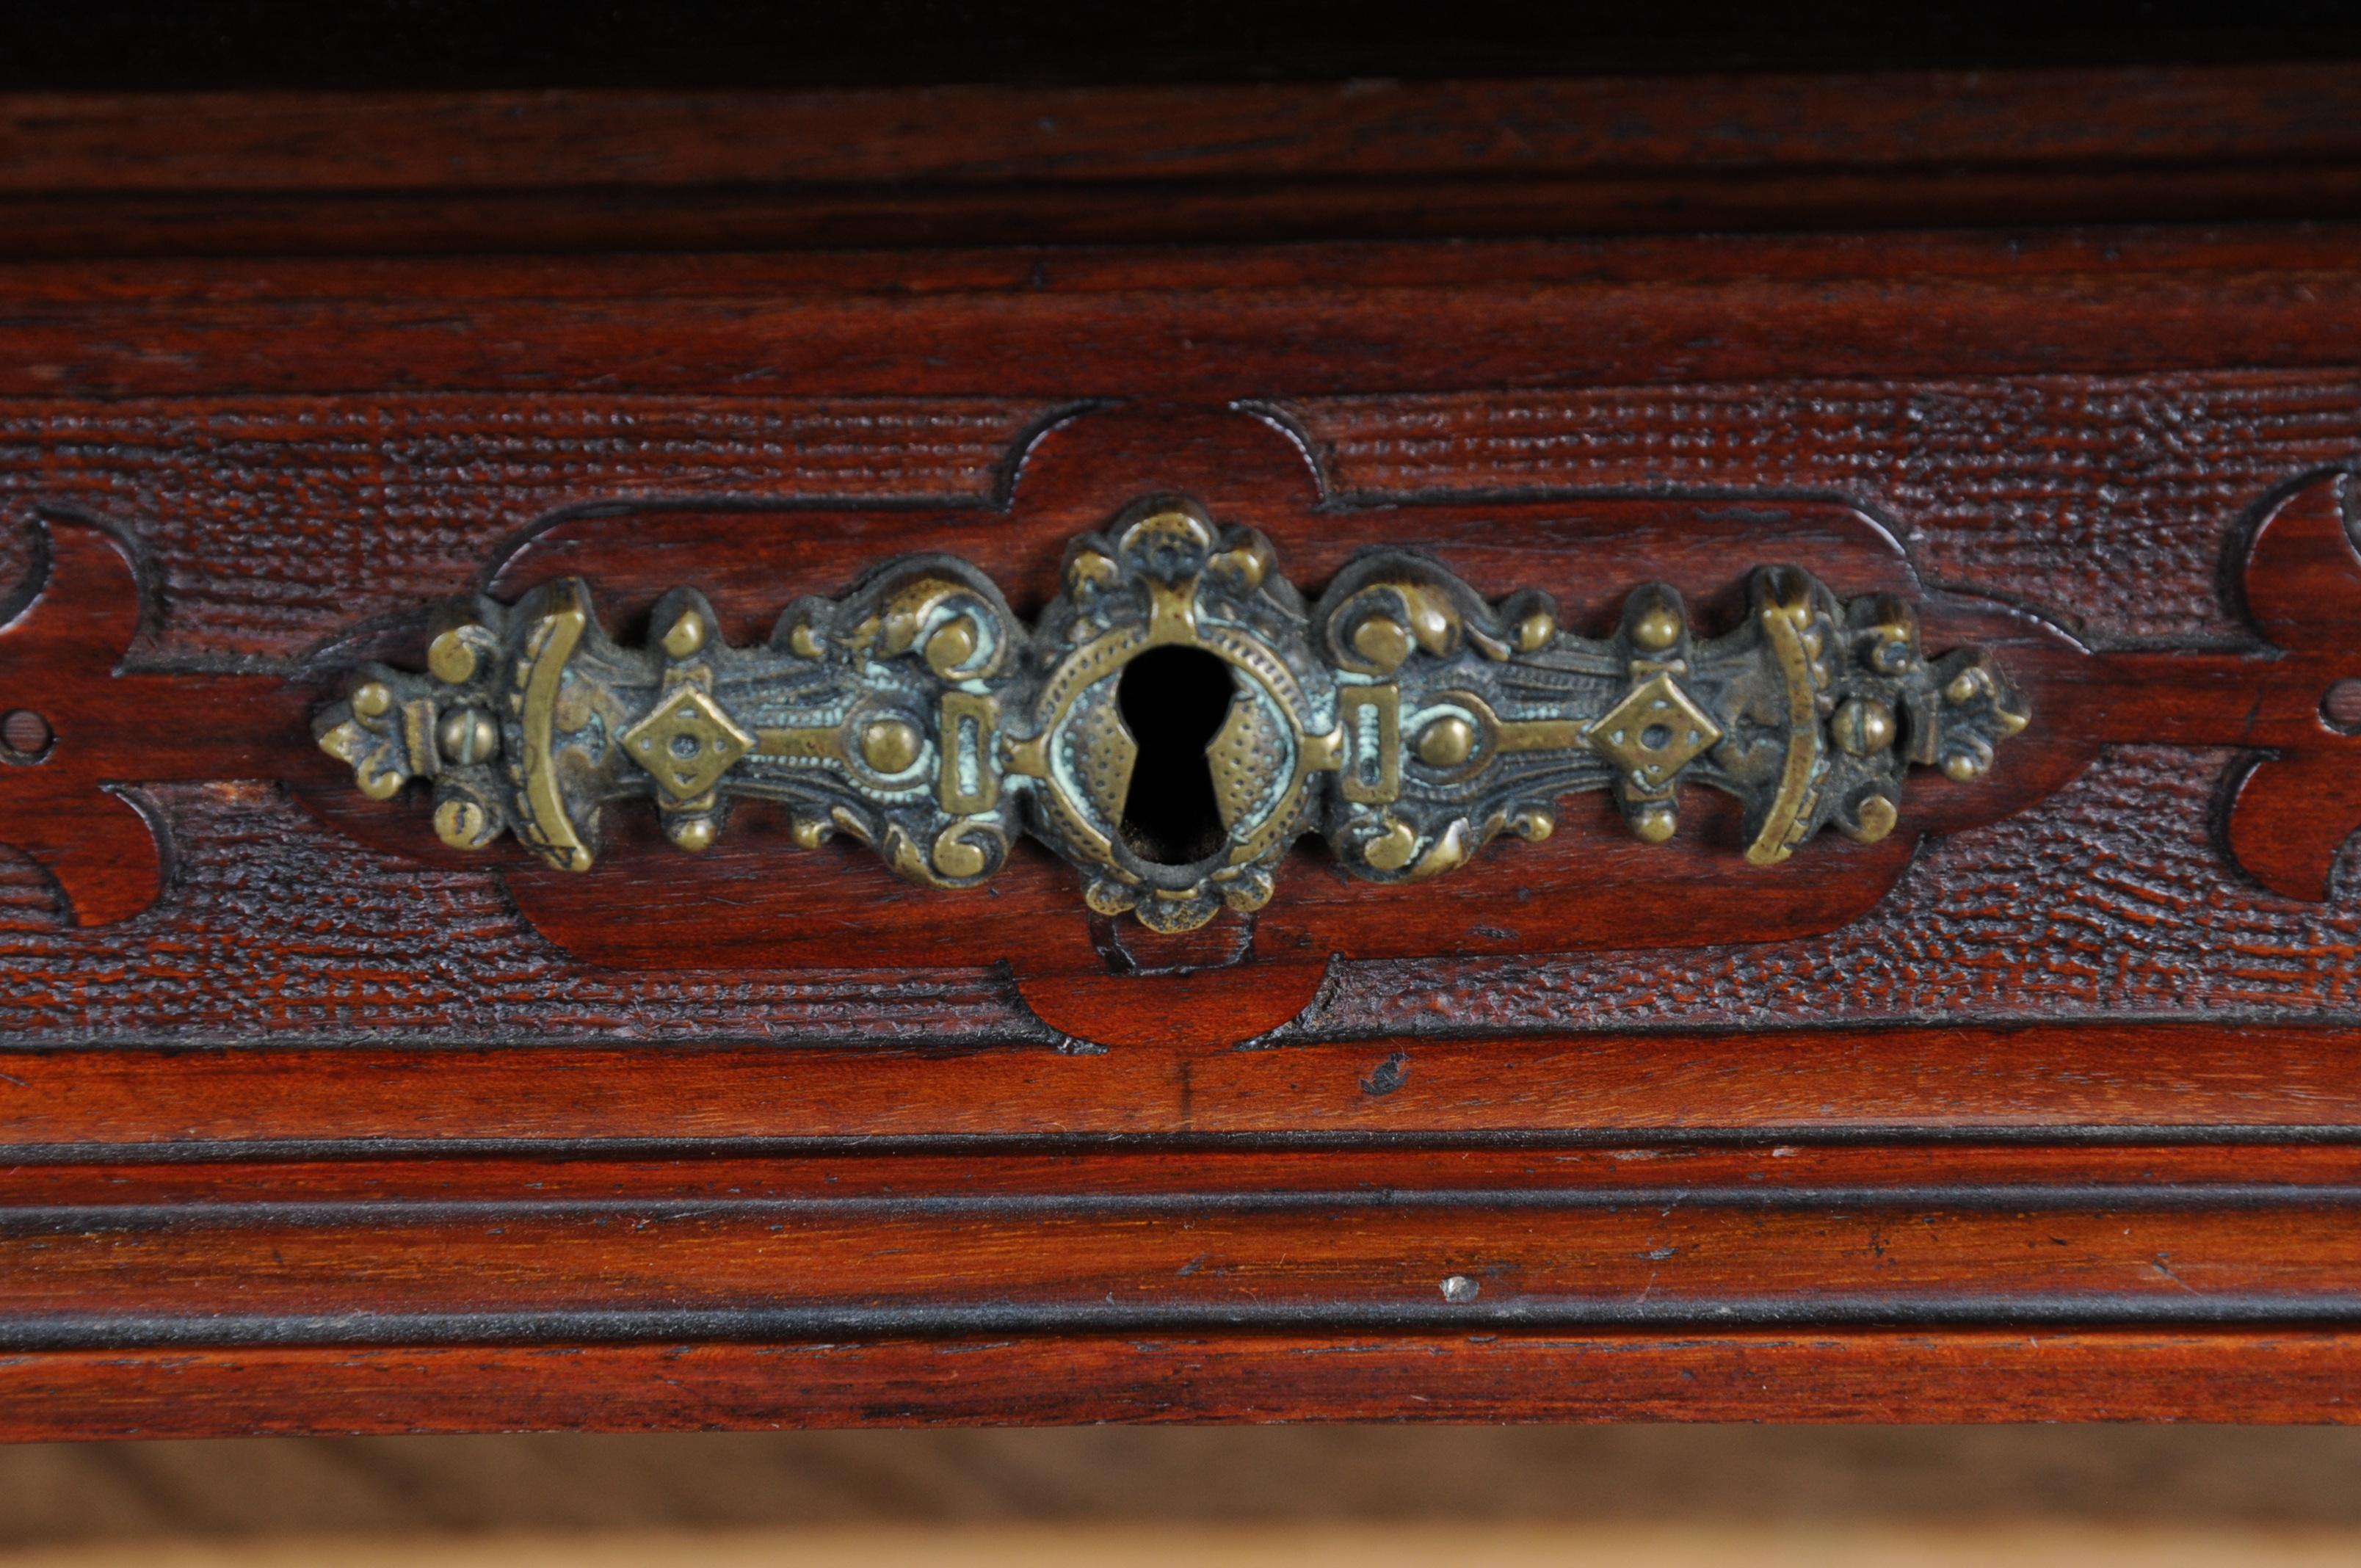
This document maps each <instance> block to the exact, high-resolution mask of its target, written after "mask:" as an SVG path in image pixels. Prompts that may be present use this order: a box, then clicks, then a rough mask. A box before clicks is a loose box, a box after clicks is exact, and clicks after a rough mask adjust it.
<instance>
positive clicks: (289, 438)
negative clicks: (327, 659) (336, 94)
mask: <svg viewBox="0 0 2361 1568" xmlns="http://www.w3.org/2000/svg"><path fill="white" fill-rule="evenodd" d="M1040 412H1041V411H1040V410H1039V409H1038V407H1036V406H1034V405H1029V404H1016V403H1012V402H1007V401H1003V400H995V399H986V398H942V399H835V400H811V401H797V400H782V399H763V400H741V399H726V398H656V397H644V396H642V397H632V398H586V397H579V396H576V397H565V398H556V397H535V398H516V397H507V398H502V397H461V396H448V395H445V396H433V397H427V396H399V395H396V396H373V397H367V398H358V397H356V398H258V399H235V400H204V401H203V402H193V401H191V402H182V401H161V400H137V401H129V402H124V403H115V404H103V403H82V402H66V401H48V400H44V401H38V402H35V401H26V400H18V401H13V402H0V517H8V516H9V514H15V516H14V517H13V518H12V519H11V521H18V522H19V523H21V521H22V518H23V515H24V513H25V511H26V510H27V509H28V508H38V507H41V506H52V507H59V508H63V509H68V510H72V511H75V512H78V513H81V514H83V515H89V516H94V517H96V518H98V519H100V520H102V521H107V522H110V523H113V524H115V525H116V526H118V527H120V528H122V529H123V530H125V531H126V532H127V533H129V534H130V535H131V536H132V537H133V538H134V539H136V540H137V541H138V543H139V544H140V547H141V549H142V550H143V552H144V553H145V554H146V555H147V556H148V561H149V564H150V565H151V568H152V571H153V573H154V577H155V584H156V592H157V596H158V601H159V602H157V603H156V604H155V605H153V606H151V607H150V609H151V616H150V623H149V625H148V630H147V631H146V633H145V634H144V636H143V638H142V641H141V643H140V645H139V646H138V647H137V649H135V651H134V652H133V655H132V660H131V663H132V664H133V665H134V667H146V668H214V669H236V668H247V669H270V668H276V667H281V666H283V665H285V664H286V663H288V662H289V661H290V660H291V659H293V658H295V657H296V656H297V655H299V654H301V653H302V652H304V651H305V650H306V649H308V648H310V647H312V646H313V645H314V644H315V643H318V642H320V641H324V640H325V639H326V638H328V637H331V636H334V635H335V634H337V633H339V632H342V631H345V630H348V629H350V628H352V627H354V626H356V625H358V624H361V623H364V622H367V621H368V620H372V619H375V618H377V617H380V616H386V615H390V614H395V613H398V612H401V611H404V610H408V609H414V608H416V607H418V606H420V605H422V604H424V603H427V602H430V601H433V600H434V599H438V598H446V597H448V596H450V595H453V594H456V593H464V592H466V591H467V590H468V588H469V587H472V586H473V584H474V583H475V582H476V580H477V578H478V575H479V574H480V573H482V572H483V571H484V570H485V569H486V568H487V567H488V566H489V565H492V564H493V560H494V558H495V556H496V555H497V554H498V552H499V549H500V544H501V543H502V542H503V541H504V540H506V539H508V538H509V537H510V536H511V535H512V534H514V533H515V532H518V531H519V530H521V529H522V528H525V527H527V526H529V525H530V524H532V523H533V522H534V521H537V520H539V519H541V518H543V517H544V516H546V515H547V514H548V513H550V512H551V511H554V510H558V509H560V508H564V507H568V506H575V505H589V504H598V503H604V502H609V501H616V500H630V499H692V500H694V499H704V500H716V499H722V500H763V499H829V498H843V499H907V500H925V499H944V500H949V501H955V502H960V503H972V502H973V501H974V500H976V499H980V498H982V497H983V496H985V495H988V494H989V493H990V491H991V490H992V488H993V485H994V479H995V477H996V476H997V475H998V473H999V469H1000V466H1001V465H1002V464H1003V463H1004V462H1005V460H1006V459H1007V457H1008V455H1009V453H1010V451H1011V449H1012V446H1013V445H1014V444H1015V443H1016V441H1017V439H1018V438H1019V436H1020V434H1021V433H1022V432H1023V431H1024V429H1025V427H1026V426H1027V424H1028V423H1029V422H1032V421H1033V420H1035V419H1036V418H1038V416H1039V414H1040ZM22 555H23V550H22V547H21V544H19V545H17V546H16V547H15V554H13V555H12V554H10V553H9V551H8V550H7V549H0V574H5V576H0V582H6V583H10V584H13V583H14V582H16V580H17V578H18V577H20V576H22V572H23V562H22V560H21V559H20V557H22ZM12 567H13V569H11V568H12Z"/></svg>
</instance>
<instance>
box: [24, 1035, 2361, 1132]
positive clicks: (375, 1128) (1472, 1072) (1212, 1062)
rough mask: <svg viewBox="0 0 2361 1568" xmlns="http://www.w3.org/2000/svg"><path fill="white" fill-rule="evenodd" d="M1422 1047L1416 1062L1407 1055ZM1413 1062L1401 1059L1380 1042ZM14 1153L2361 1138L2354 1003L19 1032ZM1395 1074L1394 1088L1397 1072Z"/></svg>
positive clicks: (2360, 1055) (2360, 1063)
mask: <svg viewBox="0 0 2361 1568" xmlns="http://www.w3.org/2000/svg"><path fill="white" fill-rule="evenodd" d="M1397 1058H1399V1059H1397ZM1389 1060H1394V1061H1395V1068H1394V1069H1393V1071H1392V1072H1390V1073H1389V1074H1386V1075H1378V1073H1377V1069H1378V1067H1379V1066H1380V1065H1381V1064H1384V1063H1386V1062H1388V1061H1389ZM0 1073H5V1081H0V1153H5V1154H8V1155H10V1156H12V1157H16V1158H20V1159H29V1158H39V1157H48V1156H50V1155H53V1154H55V1153H57V1152H59V1151H66V1150H71V1149H72V1148H73V1147H75V1146H93V1152H96V1147H95V1146H106V1147H112V1148H115V1149H122V1148H126V1147H133V1146H152V1147H154V1148H155V1149H157V1150H158V1151H159V1152H164V1151H168V1150H170V1149H173V1148H176V1147H177V1148H180V1149H181V1150H183V1151H187V1152H197V1151H206V1150H214V1149H219V1150H222V1151H223V1152H227V1151H228V1150H229V1149H230V1148H233V1147H237V1146H247V1147H259V1148H274V1149H276V1150H277V1152H281V1153H293V1152H297V1150H298V1149H300V1148H301V1147H302V1146H314V1145H318V1146H336V1145H351V1146H356V1147H355V1150H354V1152H363V1151H362V1150H361V1149H360V1148H359V1147H358V1146H361V1145H371V1144H374V1145H378V1146H384V1145H385V1144H387V1143H388V1142H391V1143H393V1144H397V1145H399V1146H401V1148H403V1149H405V1150H410V1151H418V1150H424V1149H432V1148H436V1147H441V1146H448V1147H451V1148H454V1149H465V1148H476V1149H479V1150H483V1151H486V1152H489V1151H492V1150H497V1149H499V1148H501V1147H506V1146H536V1145H539V1146H566V1147H573V1146H584V1145H591V1144H597V1143H599V1142H601V1141H614V1140H621V1141H625V1142H638V1143H641V1144H644V1145H646V1146H652V1147H664V1148H671V1147H676V1146H696V1145H727V1144H732V1143H739V1144H744V1143H752V1144H755V1145H790V1144H793V1143H794V1142H796V1140H812V1139H819V1140H849V1139H862V1140H873V1139H907V1140H919V1141H924V1140H930V1139H977V1140H983V1141H985V1142H987V1143H988V1142H991V1141H994V1140H999V1141H1003V1142H1017V1143H1021V1142H1024V1141H1027V1140H1038V1139H1043V1138H1080V1139H1086V1140H1087V1139H1101V1138H1117V1139H1130V1140H1137V1139H1175V1138H1177V1139H1183V1140H1188V1139H1197V1138H1215V1139H1219V1138H1248V1139H1279V1140H1280V1141H1286V1140H1289V1139H1300V1140H1303V1141H1307V1142H1314V1143H1316V1142H1321V1141H1345V1142H1349V1141H1353V1140H1357V1139H1388V1138H1391V1139H1421V1140H1433V1139H1436V1138H1443V1139H1446V1140H1448V1139H1453V1138H1462V1137H1464V1138H1468V1139H1471V1140H1474V1141H1477V1142H1481V1141H1484V1140H1486V1139H1497V1138H1504V1137H1505V1138H1520V1139H1539V1140H1543V1141H1548V1140H1553V1139H1556V1140H1565V1141H1576V1142H1578V1141H1582V1140H1585V1139H1590V1140H1609V1141H1612V1140H1628V1139H1631V1138H1632V1137H1634V1136H1639V1135H1662V1136H1668V1137H1675V1138H1682V1139H1686V1138H1698V1137H1704V1138H1713V1137H1732V1136H1737V1137H1748V1138H1757V1139H1761V1138H1781V1137H1799V1138H1816V1137H1838V1138H1850V1139H1854V1140H1860V1141H1872V1142H1873V1141H1880V1140H1886V1139H1893V1138H1905V1139H1907V1138H1915V1137H1941V1136H1948V1135H1962V1134H1992V1133H2000V1134H2008V1135H2019V1136H2024V1137H2027V1138H2034V1139H2047V1140H2050V1141H2055V1140H2056V1139H2058V1138H2059V1136H2061V1135H2073V1134H2076V1133H2081V1132H2088V1133H2091V1134H2093V1135H2099V1136H2103V1137H2108V1138H2112V1139H2116V1140H2122V1139H2126V1138H2129V1139H2131V1140H2133V1141H2136V1140H2137V1139H2139V1138H2141V1137H2144V1136H2147V1137H2152V1136H2153V1135H2156V1134H2158V1133H2159V1132H2166V1133H2173V1134H2175V1135H2180V1136H2187V1137H2189V1138H2191V1139H2192V1140H2193V1141H2198V1142H2208V1141H2221V1140H2223V1139H2225V1138H2237V1137H2242V1136H2243V1137H2247V1138H2256V1137H2260V1138H2265V1139H2268V1138H2269V1137H2270V1136H2271V1135H2272V1132H2273V1131H2274V1130H2276V1132H2277V1133H2278V1134H2279V1136H2281V1137H2282V1138H2283V1137H2285V1136H2287V1135H2311V1136H2323V1137H2334V1138H2338V1139H2349V1138H2354V1137H2361V1042H2356V1038H2355V1036H2354V1033H2353V1031H2351V1030H2350V1029H2345V1028H2338V1027H2334V1026H2323V1025H2315V1026H2305V1025H2252V1026H2246V1027H2224V1026H2220V1025H2175V1024H2164V1023H2158V1024H2088V1025H2026V1026H2022V1027H2015V1028H1967V1027H1961V1028H1944V1027H1925V1026H1920V1027H1907V1028H1854V1029H1825V1030H1782V1031H1764V1032H1760V1033H1751V1034H1750V1033H1740V1032H1717V1033H1710V1034H1708V1033H1697V1034H1675V1033H1670V1032H1667V1033H1662V1034H1635V1035H1610V1034H1603V1033H1602V1034H1599V1035H1596V1036H1561V1037H1555V1038H1552V1037H1541V1038H1534V1037H1511V1038H1483V1037H1476V1038H1455V1039H1454V1038H1429V1039H1419V1040H1407V1039H1403V1040H1392V1039H1381V1040H1371V1041H1367V1042H1358V1043H1352V1044H1345V1045H1316V1046H1293V1047H1280V1048H1273V1049H1264V1050H1229V1049H1211V1050H1202V1051H1198V1050H1187V1049H1179V1048H1172V1047H1165V1048H1157V1047H1126V1048H1124V1049H1120V1050H1115V1051H1111V1052H1107V1053H1104V1054H1066V1053H1061V1052H1060V1051H1057V1050H1055V1049H1052V1048H1049V1047H1042V1046H1038V1045H1010V1046H1005V1047H990V1046H972V1047H963V1048H961V1049H959V1050H956V1051H953V1050H929V1049H925V1048H911V1047H852V1048H821V1047H810V1048H800V1049H799V1048H795V1047H780V1048H772V1049H756V1048H742V1049H697V1048H687V1047H664V1048H662V1049H653V1048H647V1047H636V1048H635V1047H621V1048H617V1049H601V1050H555V1049H540V1048H535V1047H525V1046H516V1047H492V1048H486V1049H478V1050H467V1049H448V1050H423V1051H392V1050H384V1049H379V1048H370V1047H351V1048H342V1049H338V1048H330V1049H302V1048H294V1047H280V1048H264V1049H235V1050H184V1051H150V1050H132V1049H128V1048H120V1047H117V1048H107V1047H101V1048H96V1049H85V1050H54V1051H40V1052H25V1053H17V1054H12V1055H10V1056H8V1057H6V1058H0ZM1389 1083H1390V1084H1391V1087H1388V1085H1389Z"/></svg>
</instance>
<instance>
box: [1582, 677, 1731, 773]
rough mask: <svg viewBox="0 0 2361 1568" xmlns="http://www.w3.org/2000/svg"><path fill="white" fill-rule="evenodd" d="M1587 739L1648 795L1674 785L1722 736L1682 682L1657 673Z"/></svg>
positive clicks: (1608, 713)
mask: <svg viewBox="0 0 2361 1568" xmlns="http://www.w3.org/2000/svg"><path fill="white" fill-rule="evenodd" d="M1583 736H1584V739H1586V740H1588V741H1589V742H1590V744H1591V746H1592V747H1593V748H1594V749H1596V750H1597V751H1599V752H1601V753H1602V754H1604V755H1605V756H1606V757H1607V758H1608V759H1609V760H1610V761H1611V762H1614V763H1615V765H1616V766H1618V767H1620V768H1621V769H1622V770H1623V775H1624V777H1625V778H1627V779H1629V780H1630V781H1631V784H1632V786H1633V787H1634V788H1637V789H1639V790H1642V791H1644V792H1646V793H1648V794H1652V795H1653V794H1654V793H1656V792H1658V791H1660V790H1664V789H1668V788H1670V787H1671V786H1672V782H1673V775H1674V774H1675V773H1679V772H1680V771H1681V770H1682V769H1683V768H1685V767H1686V766H1687V765H1688V764H1689V762H1690V761H1691V760H1692V759H1694V758H1695V757H1696V756H1697V753H1698V752H1700V751H1706V750H1707V749H1708V748H1709V747H1711V746H1713V745H1714V744H1716V743H1717V742H1719V740H1721V727H1720V726H1719V725H1718V724H1716V723H1715V722H1714V721H1713V720H1712V719H1711V718H1708V717H1706V712H1705V710H1704V709H1703V708H1701V707H1697V704H1696V703H1695V702H1694V701H1692V700H1690V697H1689V694H1688V693H1686V692H1685V691H1683V690H1682V689H1681V687H1680V683H1679V682H1677V681H1675V680H1674V679H1673V677H1672V676H1670V675H1667V674H1656V675H1653V676H1651V677H1649V678H1648V679H1647V680H1645V681H1642V683H1641V684H1640V685H1636V686H1634V687H1632V688H1631V692H1630V693H1629V694H1628V695H1626V696H1625V697H1624V698H1623V700H1622V701H1621V702H1619V703H1617V704H1616V705H1615V706H1614V707H1610V708H1609V709H1608V710H1607V711H1606V712H1605V713H1604V714H1602V715H1600V716H1599V718H1598V722H1597V723H1595V724H1593V725H1591V727H1590V728H1589V729H1587V730H1585V731H1583Z"/></svg>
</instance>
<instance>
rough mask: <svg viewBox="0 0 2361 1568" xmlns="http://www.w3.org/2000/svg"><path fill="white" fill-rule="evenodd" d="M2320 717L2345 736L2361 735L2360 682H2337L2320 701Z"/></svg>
mask: <svg viewBox="0 0 2361 1568" xmlns="http://www.w3.org/2000/svg"><path fill="white" fill-rule="evenodd" d="M2320 716H2321V717H2322V718H2325V719H2327V720H2328V722H2329V724H2330V725H2331V726H2332V727H2333V728H2334V729H2342V730H2343V731H2345V733H2346V734H2347V735H2361V680H2354V681H2339V682H2337V683H2336V684H2335V685H2333V686H2331V687H2329V688H2328V695H2327V696H2324V697H2323V698H2322V699H2321V703H2320Z"/></svg>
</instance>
